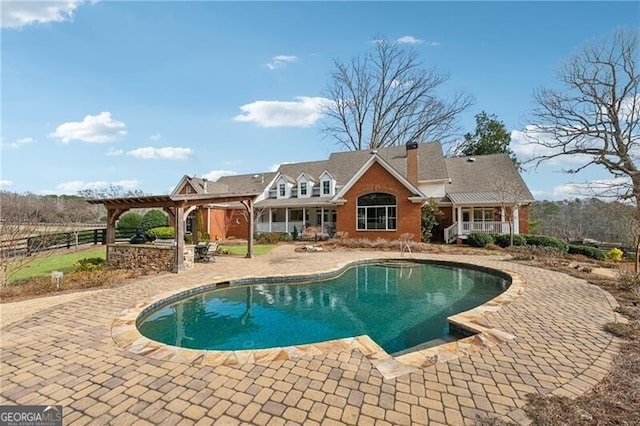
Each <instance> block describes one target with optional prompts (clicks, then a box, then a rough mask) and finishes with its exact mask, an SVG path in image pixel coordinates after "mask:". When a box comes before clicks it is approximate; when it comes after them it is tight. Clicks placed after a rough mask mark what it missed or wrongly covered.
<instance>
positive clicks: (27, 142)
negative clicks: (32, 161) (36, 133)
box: [2, 138, 36, 149]
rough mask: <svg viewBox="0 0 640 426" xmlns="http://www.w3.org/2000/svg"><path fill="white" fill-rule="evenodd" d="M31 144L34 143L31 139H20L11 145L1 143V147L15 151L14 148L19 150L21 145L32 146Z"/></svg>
mask: <svg viewBox="0 0 640 426" xmlns="http://www.w3.org/2000/svg"><path fill="white" fill-rule="evenodd" d="M33 143H36V140H35V139H33V138H20V139H18V140H16V141H15V142H11V143H8V144H5V143H3V144H2V146H3V147H5V146H6V147H7V148H13V149H16V148H20V147H21V146H23V145H30V144H33Z"/></svg>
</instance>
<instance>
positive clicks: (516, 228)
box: [511, 205, 520, 234]
mask: <svg viewBox="0 0 640 426" xmlns="http://www.w3.org/2000/svg"><path fill="white" fill-rule="evenodd" d="M512 209H513V211H512V212H511V217H513V233H514V234H519V233H520V220H519V214H518V211H519V210H520V209H519V206H518V205H514V206H513V207H512Z"/></svg>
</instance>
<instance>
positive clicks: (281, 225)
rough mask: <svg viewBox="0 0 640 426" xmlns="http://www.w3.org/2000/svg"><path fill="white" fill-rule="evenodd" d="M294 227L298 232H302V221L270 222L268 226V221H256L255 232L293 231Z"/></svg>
mask: <svg viewBox="0 0 640 426" xmlns="http://www.w3.org/2000/svg"><path fill="white" fill-rule="evenodd" d="M294 226H295V227H296V229H297V230H298V232H300V233H302V227H303V226H304V223H303V222H302V221H300V222H294V221H290V222H288V223H287V222H271V226H269V222H259V223H256V232H288V233H292V232H293V227H294Z"/></svg>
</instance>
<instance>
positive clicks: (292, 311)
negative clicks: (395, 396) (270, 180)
mask: <svg viewBox="0 0 640 426" xmlns="http://www.w3.org/2000/svg"><path fill="white" fill-rule="evenodd" d="M507 286H508V282H507V281H506V280H505V279H504V278H503V277H500V276H497V275H494V274H490V273H487V272H484V271H480V270H477V269H468V268H461V267H458V266H449V265H441V264H429V263H413V262H398V261H396V262H393V263H391V262H387V263H383V264H364V265H358V266H353V267H351V268H349V269H347V270H346V271H345V272H344V273H342V274H341V275H339V276H337V277H334V278H331V279H328V280H324V281H318V282H300V283H292V282H287V283H284V282H283V283H273V284H259V283H256V284H253V285H243V286H229V287H225V288H219V289H215V290H208V291H205V292H202V293H200V294H196V295H194V296H190V297H187V298H184V299H181V300H178V301H177V302H174V303H171V304H168V305H165V306H162V307H160V308H157V309H156V310H154V311H152V312H150V313H149V314H147V315H146V316H145V317H144V318H143V319H142V320H141V321H139V322H138V329H139V330H140V332H141V333H142V334H143V335H145V336H147V337H148V338H150V339H152V340H156V341H160V342H163V343H166V344H170V345H175V346H181V347H185V348H193V349H213V350H241V349H264V348H270V347H281V346H292V345H299V344H306V343H313V342H320V341H326V340H333V339H340V338H344V337H353V336H359V335H362V334H366V335H368V336H369V337H371V338H372V339H373V340H374V341H375V342H376V343H378V344H379V345H380V346H381V347H382V348H383V349H385V350H386V351H387V352H388V353H395V352H399V351H402V350H405V349H408V348H411V347H414V346H417V345H420V344H422V343H424V342H428V341H430V340H433V339H437V338H441V337H443V336H446V335H447V334H448V333H449V327H448V323H447V317H448V316H451V315H453V314H456V313H459V312H463V311H466V310H469V309H471V308H473V307H475V306H478V305H481V304H483V303H484V302H486V301H488V300H490V299H492V298H494V297H495V296H497V295H498V294H500V293H502V292H503V291H504V290H505V289H506V288H507Z"/></svg>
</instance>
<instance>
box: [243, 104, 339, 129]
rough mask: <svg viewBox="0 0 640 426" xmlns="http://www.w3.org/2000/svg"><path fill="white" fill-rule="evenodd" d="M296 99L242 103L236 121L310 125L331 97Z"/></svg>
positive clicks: (320, 113) (287, 125)
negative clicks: (240, 111) (240, 112)
mask: <svg viewBox="0 0 640 426" xmlns="http://www.w3.org/2000/svg"><path fill="white" fill-rule="evenodd" d="M295 99H296V100H295V101H255V102H252V103H250V104H246V105H242V106H241V107H240V110H242V114H240V115H237V116H235V117H234V118H233V119H234V121H241V122H249V123H256V124H257V125H258V126H260V127H309V126H312V125H314V124H315V122H316V121H318V120H319V119H320V118H321V117H322V108H323V106H324V105H327V103H329V102H331V101H330V100H329V99H326V98H321V97H307V96H300V97H297V98H295Z"/></svg>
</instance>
